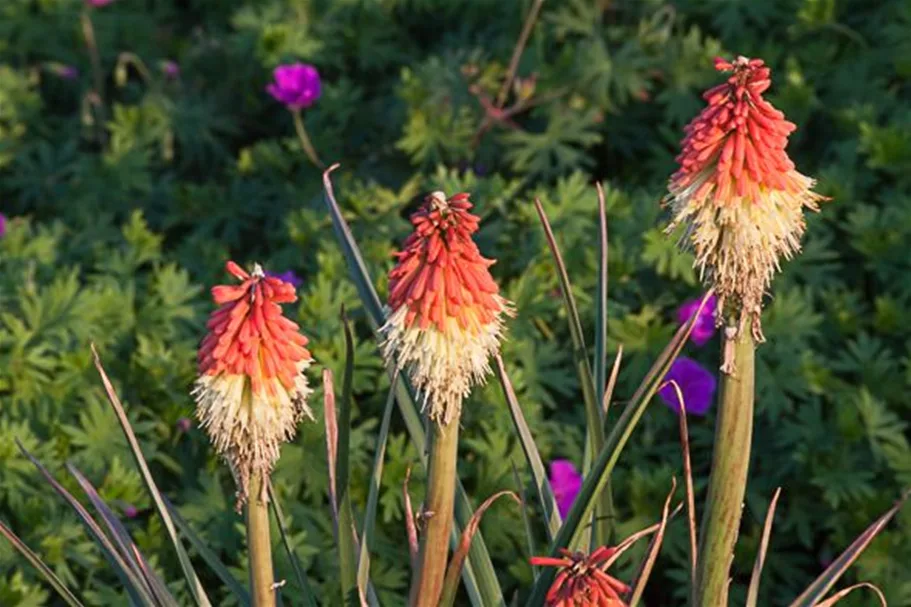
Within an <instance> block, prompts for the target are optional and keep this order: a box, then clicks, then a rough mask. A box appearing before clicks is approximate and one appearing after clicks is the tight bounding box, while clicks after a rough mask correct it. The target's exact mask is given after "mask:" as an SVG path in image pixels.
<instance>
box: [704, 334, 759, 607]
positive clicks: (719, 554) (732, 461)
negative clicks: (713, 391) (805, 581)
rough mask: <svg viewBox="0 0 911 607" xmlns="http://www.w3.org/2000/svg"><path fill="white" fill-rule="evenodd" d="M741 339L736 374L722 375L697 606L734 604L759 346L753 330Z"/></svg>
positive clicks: (731, 348)
mask: <svg viewBox="0 0 911 607" xmlns="http://www.w3.org/2000/svg"><path fill="white" fill-rule="evenodd" d="M735 339H736V341H735V342H734V343H732V344H731V343H728V344H727V350H728V353H730V354H732V355H733V361H732V362H733V363H734V373H733V374H728V373H723V374H722V376H721V389H720V395H719V405H718V409H719V410H718V421H717V422H716V426H715V446H714V452H713V453H712V471H711V474H710V476H709V488H708V496H707V498H706V505H705V513H704V519H703V523H702V533H701V537H700V541H699V562H698V567H697V570H696V590H695V604H696V605H718V606H724V605H727V604H728V596H727V594H728V582H729V579H730V570H731V563H732V561H733V559H734V546H735V544H736V542H737V533H738V531H739V530H740V516H741V513H742V510H743V498H744V495H745V493H746V484H747V471H748V470H749V466H750V443H751V441H752V436H753V401H754V391H753V387H754V380H755V361H754V355H755V346H754V344H753V338H752V336H751V333H750V330H749V327H745V328H744V330H743V331H741V334H740V336H739V337H737V338H735ZM724 341H725V342H727V339H725V340H724ZM728 353H726V354H725V356H726V357H727V355H728Z"/></svg>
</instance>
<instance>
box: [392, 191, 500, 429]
mask: <svg viewBox="0 0 911 607" xmlns="http://www.w3.org/2000/svg"><path fill="white" fill-rule="evenodd" d="M471 207H472V204H471V202H469V195H468V194H464V193H463V194H456V195H454V196H452V197H451V198H448V199H447V198H446V196H445V194H443V193H442V192H434V193H432V194H430V195H429V196H427V197H426V198H425V199H424V203H423V204H422V205H421V207H420V208H419V209H418V210H417V211H416V212H415V213H414V214H413V215H412V216H411V223H412V225H413V226H414V231H413V232H412V233H411V234H410V235H409V236H408V237H407V238H406V239H405V241H404V243H403V245H402V251H401V252H398V253H396V254H395V257H396V259H397V260H398V263H397V264H396V266H395V267H394V268H393V269H392V270H391V271H390V272H389V299H388V307H387V320H386V324H385V325H384V326H383V327H382V328H381V329H380V330H381V332H382V333H383V336H384V341H383V344H382V349H383V355H384V356H385V357H386V359H387V360H390V361H394V362H395V365H396V366H397V367H398V368H404V369H406V370H407V372H408V373H409V376H410V378H411V380H412V381H413V382H414V384H415V387H416V388H417V390H418V392H419V394H420V396H421V398H422V400H423V404H424V408H425V410H427V411H428V413H429V415H430V417H431V418H432V419H434V420H435V421H437V422H439V423H441V424H448V423H449V422H450V421H452V420H453V419H456V418H457V417H458V415H459V413H460V411H461V404H462V400H463V399H464V398H465V397H466V396H467V395H468V394H469V392H470V391H471V388H472V386H474V385H477V384H480V383H482V382H483V381H484V380H485V378H486V376H487V375H488V374H489V373H490V366H489V362H488V361H489V358H490V356H492V355H493V354H494V353H496V352H497V351H498V350H499V347H500V337H501V334H502V331H503V316H504V315H511V314H512V307H511V304H510V303H509V302H508V301H506V300H505V299H504V298H503V297H501V296H500V295H499V288H498V287H497V284H496V282H494V280H493V277H491V275H490V271H489V270H488V268H489V267H490V266H491V265H493V264H494V261H493V260H490V259H485V258H484V257H482V256H481V253H480V251H479V250H478V247H477V245H476V244H475V243H474V241H473V240H472V236H473V234H474V233H475V232H477V231H478V227H479V223H480V219H479V218H478V217H477V216H475V215H473V214H472V213H470V209H471Z"/></svg>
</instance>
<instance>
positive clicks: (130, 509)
mask: <svg viewBox="0 0 911 607" xmlns="http://www.w3.org/2000/svg"><path fill="white" fill-rule="evenodd" d="M137 514H139V510H137V509H136V506H134V505H133V504H125V505H124V506H123V515H124V516H125V517H127V518H136V515H137Z"/></svg>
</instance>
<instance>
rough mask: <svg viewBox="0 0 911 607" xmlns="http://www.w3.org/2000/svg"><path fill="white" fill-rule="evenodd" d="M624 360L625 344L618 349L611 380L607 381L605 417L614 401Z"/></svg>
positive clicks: (604, 401)
mask: <svg viewBox="0 0 911 607" xmlns="http://www.w3.org/2000/svg"><path fill="white" fill-rule="evenodd" d="M622 360H623V344H620V345H619V346H618V347H617V355H616V356H615V357H614V366H613V368H611V372H610V379H608V380H607V388H605V390H604V397H603V398H604V400H602V401H601V409H602V410H603V411H604V415H605V417H606V416H607V412H608V410H609V409H610V404H611V401H612V400H614V388H616V387H617V376H618V375H620V361H622Z"/></svg>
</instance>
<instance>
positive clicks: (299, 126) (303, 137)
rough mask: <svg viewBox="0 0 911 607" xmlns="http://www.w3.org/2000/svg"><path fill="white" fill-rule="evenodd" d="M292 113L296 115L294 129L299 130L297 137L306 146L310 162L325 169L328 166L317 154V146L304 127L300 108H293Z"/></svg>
mask: <svg viewBox="0 0 911 607" xmlns="http://www.w3.org/2000/svg"><path fill="white" fill-rule="evenodd" d="M291 115H292V116H294V130H295V131H297V138H298V139H300V142H301V146H302V147H303V148H304V153H305V154H306V155H307V158H309V159H310V162H312V163H313V164H314V165H315V166H316V168H318V169H319V170H323V169H325V168H326V166H325V165H324V164H323V161H322V160H320V159H319V156H317V155H316V148H314V147H313V142H311V141H310V136H309V135H308V134H307V129H306V128H304V121H303V119H302V118H301V112H300V110H292V112H291Z"/></svg>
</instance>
